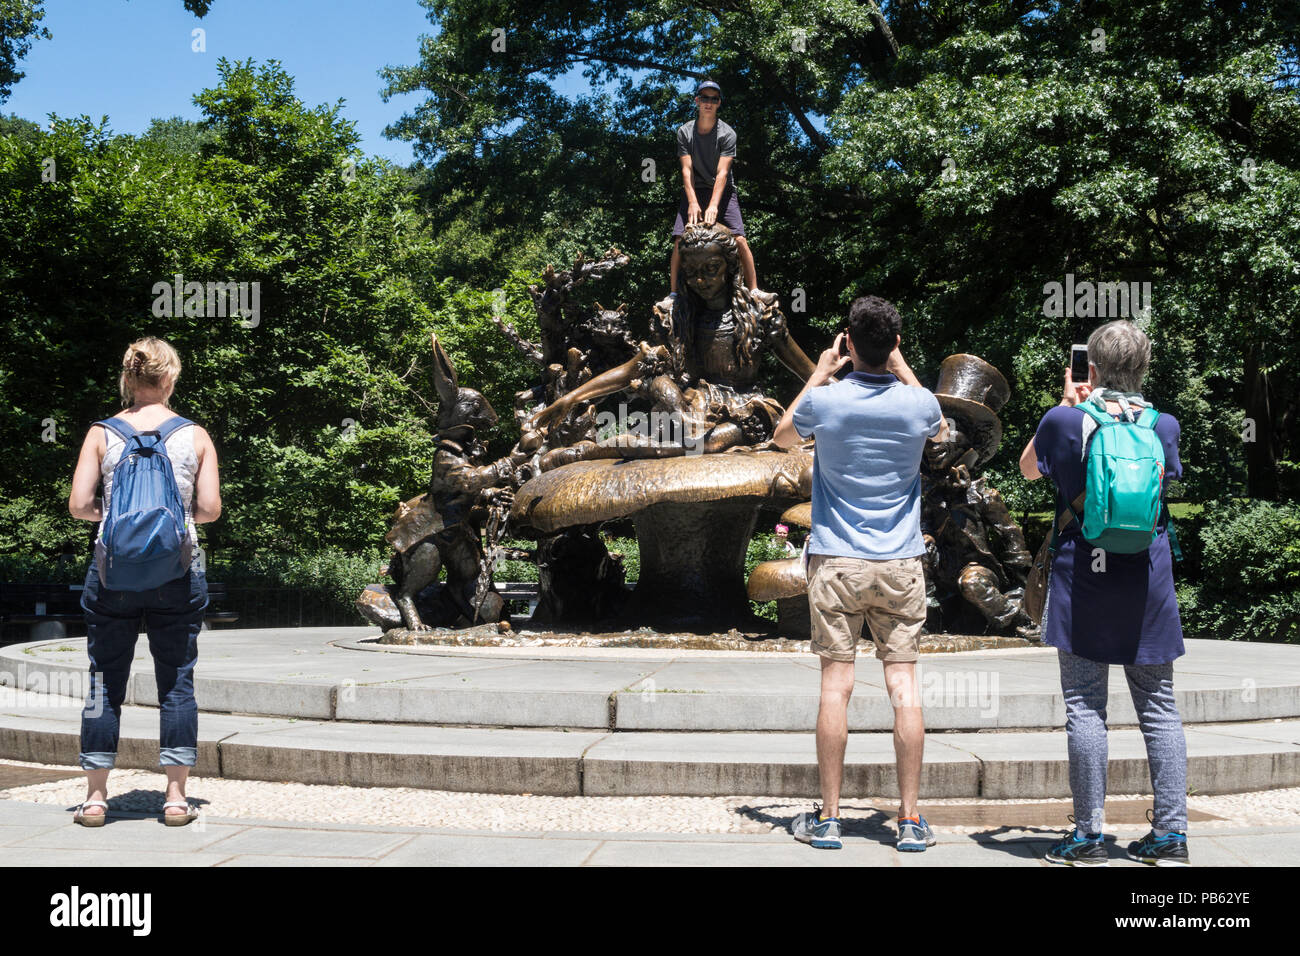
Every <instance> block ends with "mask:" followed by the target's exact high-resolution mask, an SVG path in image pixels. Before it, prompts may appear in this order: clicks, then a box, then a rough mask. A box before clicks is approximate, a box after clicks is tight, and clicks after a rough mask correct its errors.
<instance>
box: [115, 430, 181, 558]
mask: <svg viewBox="0 0 1300 956" xmlns="http://www.w3.org/2000/svg"><path fill="white" fill-rule="evenodd" d="M101 427H102V426H101ZM104 441H105V442H106V447H105V449H104V460H103V461H102V462H100V465H99V475H100V478H101V479H102V480H103V482H104V518H105V519H107V518H108V512H109V509H110V508H111V507H112V500H113V469H114V468H116V467H117V463H118V461H119V460H121V458H122V451H123V449H125V448H126V442H125V441H123V440H122V436H121V435H119V434H118V433H117V432H115V431H113V430H111V429H109V428H105V429H104ZM166 447H167V457H168V459H170V461H171V463H172V473H173V474H174V475H175V476H176V486H177V487H178V488H179V489H180V492H181V503H182V504H183V505H184V506H185V532H186V537H188V538H189V542H190V547H191V548H192V549H193V548H197V547H198V541H199V536H198V531H197V529H196V528H195V527H194V476H195V475H197V474H198V472H199V456H198V454H197V453H196V452H195V451H194V426H192V425H186V426H185V427H184V428H178V429H177V430H176V431H174V432H172V433H171V436H170V437H169V438H168V439H167V443H166ZM98 537H99V538H100V539H102V538H103V537H104V522H103V521H101V522H100V523H99V535H98Z"/></svg>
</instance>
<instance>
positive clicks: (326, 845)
mask: <svg viewBox="0 0 1300 956" xmlns="http://www.w3.org/2000/svg"><path fill="white" fill-rule="evenodd" d="M1139 835H1140V833H1139V831H1138V829H1136V828H1127V829H1121V830H1117V831H1116V837H1117V839H1116V840H1113V841H1108V844H1109V850H1110V855H1111V862H1112V865H1115V866H1135V867H1136V866H1140V865H1141V864H1138V863H1133V862H1132V861H1130V860H1128V859H1126V858H1125V856H1124V846H1125V845H1127V842H1128V841H1129V840H1131V839H1134V838H1136V837H1137V836H1139ZM1055 836H1056V833H1055V832H1052V831H1041V830H1010V831H1005V832H1004V831H1001V830H999V829H996V828H995V829H989V830H985V831H982V832H980V833H974V834H945V833H940V834H939V844H938V845H937V846H935V847H932V848H931V849H930V850H928V851H926V852H925V853H912V854H906V853H899V852H897V851H896V850H895V849H894V848H893V835H892V831H890V830H889V829H887V828H884V827H866V826H862V827H858V828H850V829H849V831H848V832H847V833H846V834H845V841H844V849H843V850H841V851H838V852H834V851H825V850H813V849H812V848H810V847H806V846H802V845H800V844H797V843H795V842H794V841H793V840H792V839H791V838H790V837H789V836H787V835H785V834H782V833H769V834H752V835H751V834H656V833H637V834H629V833H580V832H566V833H555V832H552V833H545V832H534V833H511V834H502V833H498V832H491V831H481V830H480V831H475V830H451V829H438V830H430V829H423V828H416V827H367V826H356V825H347V826H344V825H337V824H327V823H320V824H303V823H281V822H274V821H258V822H255V823H254V822H249V821H247V820H234V819H229V818H217V817H212V818H207V819H203V820H201V821H200V822H198V823H195V824H193V825H191V826H189V827H185V828H183V829H182V828H167V827H164V826H163V825H162V823H161V821H160V820H159V819H158V818H157V817H156V816H143V815H140V814H129V815H128V814H122V813H117V814H114V815H113V816H112V817H110V820H109V823H108V824H107V825H106V826H104V827H103V828H101V829H95V830H90V829H86V828H84V827H79V826H76V825H75V824H73V823H72V822H71V815H70V814H69V813H68V811H67V810H66V809H64V808H60V807H50V806H40V805H36V804H30V803H23V802H20V801H16V800H4V799H0V866H431V865H440V866H457V865H472V866H494V865H499V866H904V867H914V866H920V867H926V866H1040V867H1042V866H1050V865H1051V864H1049V863H1047V862H1046V861H1044V860H1043V853H1044V852H1045V851H1046V849H1047V847H1048V846H1049V845H1050V843H1051V841H1052V840H1053V838H1055ZM1189 848H1190V850H1191V854H1192V859H1193V861H1194V862H1195V863H1196V864H1197V865H1198V866H1268V865H1272V866H1294V865H1296V863H1297V861H1300V827H1268V828H1262V827H1257V828H1246V829H1240V830H1233V831H1231V832H1219V833H1214V834H1213V835H1206V836H1197V835H1195V834H1193V836H1192V839H1191V841H1190V843H1189Z"/></svg>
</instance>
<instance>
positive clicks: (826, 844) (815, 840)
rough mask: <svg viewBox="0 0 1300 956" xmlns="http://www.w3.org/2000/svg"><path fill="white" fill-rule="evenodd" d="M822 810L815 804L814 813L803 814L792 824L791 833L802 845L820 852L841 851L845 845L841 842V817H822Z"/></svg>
mask: <svg viewBox="0 0 1300 956" xmlns="http://www.w3.org/2000/svg"><path fill="white" fill-rule="evenodd" d="M821 814H822V808H821V807H820V806H818V805H817V804H815V803H814V804H813V808H812V813H801V814H799V815H798V816H797V817H795V818H794V820H793V821H792V822H791V823H790V832H791V833H792V834H794V838H795V839H796V840H798V841H799V842H800V843H807V844H809V845H810V846H813V847H816V848H817V849H818V850H839V849H841V848H842V847H843V846H844V844H842V843H841V842H840V820H839V817H825V818H823V817H822V815H821Z"/></svg>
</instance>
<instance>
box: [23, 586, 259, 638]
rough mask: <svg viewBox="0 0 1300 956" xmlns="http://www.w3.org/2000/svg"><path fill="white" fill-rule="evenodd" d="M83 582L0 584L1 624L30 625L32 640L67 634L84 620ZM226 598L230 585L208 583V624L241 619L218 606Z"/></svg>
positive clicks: (205, 621)
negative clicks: (66, 626)
mask: <svg viewBox="0 0 1300 956" xmlns="http://www.w3.org/2000/svg"><path fill="white" fill-rule="evenodd" d="M82 588H83V585H81V584H50V583H34V584H0V625H5V626H8V625H17V626H22V625H27V626H28V627H29V635H28V636H29V639H30V640H41V639H44V638H49V639H54V638H59V637H63V636H65V635H66V633H67V631H66V628H65V626H64V625H66V624H67V623H68V622H70V621H71V622H80V621H82V620H84V614H83V612H82V610H81V591H82ZM225 597H226V586H225V585H224V584H220V583H217V582H214V581H210V582H208V610H207V613H206V614H205V615H204V616H203V620H204V623H205V624H232V623H234V622H235V621H237V620H239V615H238V614H236V613H235V612H233V611H223V610H220V609H219V608H218V607H217V605H218V604H220V603H221V602H222V601H223V600H224V599H225Z"/></svg>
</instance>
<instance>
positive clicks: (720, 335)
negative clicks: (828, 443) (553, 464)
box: [522, 223, 813, 464]
mask: <svg viewBox="0 0 1300 956" xmlns="http://www.w3.org/2000/svg"><path fill="white" fill-rule="evenodd" d="M680 248H681V271H682V279H683V281H682V282H681V283H680V284H681V286H682V287H683V288H685V290H686V291H685V292H684V293H680V294H677V295H675V296H669V297H668V298H666V299H664V300H662V301H661V302H659V303H657V304H656V305H655V307H654V310H653V314H654V317H653V319H652V321H651V338H652V339H653V344H652V343H651V342H641V343H640V344H639V346H638V349H637V353H636V354H635V355H634V356H632V357H631V358H630V359H628V360H627V361H626V362H624V363H623V364H622V365H618V366H615V367H614V368H612V369H609V370H608V371H606V372H604V373H602V374H599V375H596V376H594V377H593V378H591V379H589V380H587V381H586V382H584V383H583V384H581V385H579V386H578V387H577V388H574V389H572V390H571V391H568V392H566V393H564V394H563V395H561V396H559V397H558V398H556V399H555V400H554V401H553V402H552V403H551V404H550V405H548V406H547V407H546V408H544V409H543V410H541V411H540V412H538V413H537V414H536V415H534V416H533V417H532V419H531V420H529V421H528V422H527V423H526V424H525V426H524V435H525V437H524V439H523V440H522V442H523V444H525V446H526V445H527V444H528V443H530V442H540V441H541V440H542V439H541V438H533V437H532V436H545V435H548V434H549V432H550V431H551V430H552V429H554V428H556V427H557V426H559V425H561V423H563V422H564V421H565V420H566V419H568V418H569V417H570V416H572V415H573V414H574V413H575V412H576V411H577V410H578V409H579V407H580V406H581V404H582V403H583V402H589V401H595V400H597V399H599V398H602V397H604V396H606V395H612V394H614V393H617V392H624V391H626V392H631V393H632V394H634V395H637V396H640V397H642V398H645V399H647V400H648V401H649V402H650V404H651V407H652V410H653V411H655V412H661V413H667V414H668V415H669V416H671V420H673V421H674V422H675V423H677V424H678V425H679V427H680V437H679V438H676V440H674V439H675V436H664V435H662V434H657V435H655V434H652V435H648V436H644V437H646V438H647V439H648V440H647V441H644V442H641V443H639V444H625V445H624V446H623V447H622V448H620V451H621V452H623V454H624V455H625V456H627V457H632V456H636V457H659V456H662V455H664V454H665V453H668V454H674V453H675V454H686V453H687V452H688V451H692V450H698V451H703V452H705V453H714V452H720V451H725V450H727V449H729V448H733V447H736V446H742V445H743V446H750V447H753V446H760V445H762V444H763V443H765V442H766V441H767V440H768V439H770V438H771V437H772V431H773V430H774V429H775V427H776V423H777V422H778V421H779V420H780V418H781V414H782V411H783V410H782V408H781V406H780V405H779V404H778V403H777V402H776V401H775V400H773V399H771V398H768V397H767V396H764V395H763V394H762V393H761V392H759V391H757V390H756V389H755V387H754V386H755V383H756V381H757V378H758V367H759V365H758V363H759V359H760V358H761V356H762V354H763V352H765V351H767V350H771V351H772V352H773V353H774V354H775V355H776V357H777V358H778V359H779V360H780V361H781V363H782V364H784V365H785V366H786V368H788V369H790V370H791V371H792V372H794V373H795V374H796V375H798V376H799V378H800V379H801V380H802V379H806V378H807V377H808V376H809V375H810V374H811V373H812V370H813V362H812V360H811V359H809V358H808V356H807V355H806V354H804V352H803V350H802V349H801V348H799V346H798V344H797V343H796V342H795V341H794V339H793V338H791V337H790V333H789V330H788V329H787V328H786V321H785V315H784V314H783V313H782V312H781V310H780V308H779V307H778V306H777V302H776V296H775V295H773V294H771V293H765V292H760V291H757V290H750V289H748V288H746V287H745V283H744V281H743V279H742V277H741V273H740V257H739V251H738V249H737V246H736V240H735V237H734V236H733V235H732V233H731V230H730V229H728V228H727V227H726V226H723V225H721V224H720V223H715V224H713V225H711V226H705V225H697V226H691V227H688V228H687V230H686V231H685V233H683V235H682V241H681V247H680ZM581 457H608V456H607V455H605V454H603V453H602V452H601V451H600V450H599V448H597V447H593V448H591V449H590V450H589V451H587V452H586V453H585V454H584V455H582V456H581ZM573 460H577V456H570V457H569V458H567V459H566V460H565V461H564V462H563V463H565V464H567V463H569V462H570V461H573Z"/></svg>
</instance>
